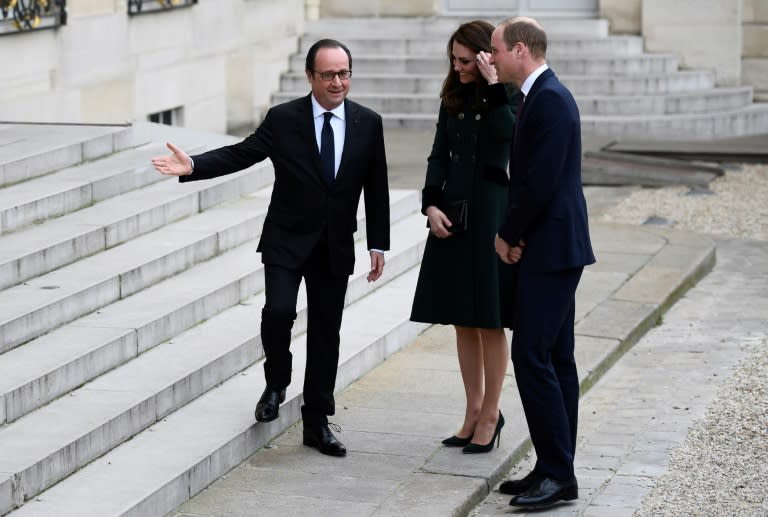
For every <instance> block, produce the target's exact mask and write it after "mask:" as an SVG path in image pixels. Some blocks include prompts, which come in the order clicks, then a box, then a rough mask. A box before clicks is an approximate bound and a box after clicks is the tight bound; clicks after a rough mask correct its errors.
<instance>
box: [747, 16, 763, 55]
mask: <svg viewBox="0 0 768 517" xmlns="http://www.w3.org/2000/svg"><path fill="white" fill-rule="evenodd" d="M744 57H764V58H768V23H765V24H759V25H752V24H747V25H744Z"/></svg>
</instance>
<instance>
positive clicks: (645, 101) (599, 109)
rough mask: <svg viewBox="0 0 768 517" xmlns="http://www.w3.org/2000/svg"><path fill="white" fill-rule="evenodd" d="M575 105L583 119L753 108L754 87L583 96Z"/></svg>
mask: <svg viewBox="0 0 768 517" xmlns="http://www.w3.org/2000/svg"><path fill="white" fill-rule="evenodd" d="M576 103H577V104H578V105H579V112H580V113H581V115H582V116H584V115H620V116H623V115H653V114H655V115H663V114H669V115H674V114H683V113H708V112H712V111H729V110H736V109H740V108H745V107H747V106H750V105H751V104H752V88H750V87H724V88H719V87H718V88H713V89H711V90H702V91H692V92H681V93H671V94H668V95H614V96H608V95H581V96H578V97H576Z"/></svg>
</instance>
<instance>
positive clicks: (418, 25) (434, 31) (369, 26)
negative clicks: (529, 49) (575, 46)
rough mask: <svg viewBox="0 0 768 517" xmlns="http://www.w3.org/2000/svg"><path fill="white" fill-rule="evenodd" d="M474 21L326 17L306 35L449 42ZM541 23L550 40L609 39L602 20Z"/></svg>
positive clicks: (310, 25) (311, 24)
mask: <svg viewBox="0 0 768 517" xmlns="http://www.w3.org/2000/svg"><path fill="white" fill-rule="evenodd" d="M470 19H472V18H467V17H466V16H438V17H396V16H391V17H390V16H387V17H379V18H360V17H349V18H347V17H344V18H333V17H325V18H320V19H318V20H311V21H308V22H307V23H306V25H305V26H304V33H305V35H307V36H308V37H309V38H310V39H312V38H314V41H316V40H318V39H320V38H336V39H343V38H344V37H347V36H380V35H386V36H390V37H397V36H401V37H409V36H412V35H414V34H423V35H426V36H429V37H432V36H440V35H445V36H446V38H447V36H448V35H450V34H451V33H452V32H453V31H454V30H456V27H458V26H459V25H460V24H462V23H464V22H467V21H469V20H470ZM503 20H504V17H503V16H500V17H489V18H488V21H489V22H491V23H494V24H497V23H500V22H501V21H503ZM537 20H538V21H539V22H540V23H541V25H542V26H543V27H544V30H546V32H547V38H548V39H558V38H572V37H573V36H578V37H583V38H605V37H607V36H608V20H604V19H598V18H557V17H537Z"/></svg>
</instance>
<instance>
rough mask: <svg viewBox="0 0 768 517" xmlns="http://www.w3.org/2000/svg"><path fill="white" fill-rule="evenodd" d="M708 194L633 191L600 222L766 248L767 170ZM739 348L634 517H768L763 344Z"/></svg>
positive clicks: (766, 356) (745, 174)
mask: <svg viewBox="0 0 768 517" xmlns="http://www.w3.org/2000/svg"><path fill="white" fill-rule="evenodd" d="M710 190H711V193H695V192H692V191H691V190H690V189H689V188H685V187H665V188H661V189H640V190H635V191H633V192H632V193H631V194H630V195H629V196H628V197H626V198H625V199H624V200H623V201H621V202H620V203H618V204H617V205H615V206H614V207H612V208H610V209H608V210H606V211H605V212H604V213H603V214H602V215H601V216H600V217H599V218H600V219H601V220H603V221H612V222H620V223H629V224H643V223H646V224H649V223H655V224H669V225H671V226H674V227H678V228H682V229H688V230H692V231H695V232H698V233H703V234H710V235H713V236H714V237H722V238H733V237H738V238H745V239H755V240H759V241H768V166H766V165H744V166H743V167H741V168H737V169H734V170H730V171H728V172H727V173H726V174H725V176H723V177H721V178H718V179H717V180H715V181H713V182H712V183H711V184H710ZM766 321H767V325H768V315H766ZM744 346H745V347H747V348H748V350H749V352H750V357H749V359H748V360H745V361H743V362H742V363H741V364H740V365H739V367H738V368H737V369H736V370H735V371H734V373H733V375H732V376H731V377H730V378H729V379H727V380H726V381H725V382H724V384H723V385H722V386H721V387H720V389H719V391H718V395H717V397H716V399H715V401H714V402H713V403H712V405H711V406H710V407H709V408H708V410H707V413H706V415H705V417H704V419H703V420H701V421H699V422H697V423H696V424H694V426H693V427H692V428H691V429H690V430H689V433H688V435H687V437H686V439H685V441H684V442H683V443H682V444H681V445H680V446H679V447H677V448H676V449H675V450H674V451H673V452H672V456H671V460H670V464H669V469H668V471H667V473H666V474H664V475H663V476H661V477H660V478H658V480H657V481H656V484H655V485H654V488H653V489H652V491H651V492H650V493H649V494H648V496H647V497H646V498H645V499H644V501H643V505H642V507H641V508H640V509H639V510H638V511H637V512H636V513H635V517H659V516H718V517H719V516H728V517H740V516H744V517H768V343H766V341H765V340H764V339H760V340H758V341H756V342H745V343H744Z"/></svg>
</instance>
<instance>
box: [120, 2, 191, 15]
mask: <svg viewBox="0 0 768 517" xmlns="http://www.w3.org/2000/svg"><path fill="white" fill-rule="evenodd" d="M196 3H197V0H128V14H129V15H131V16H133V15H136V14H145V13H155V12H159V11H169V10H171V9H178V8H181V7H189V6H192V5H194V4H196Z"/></svg>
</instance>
